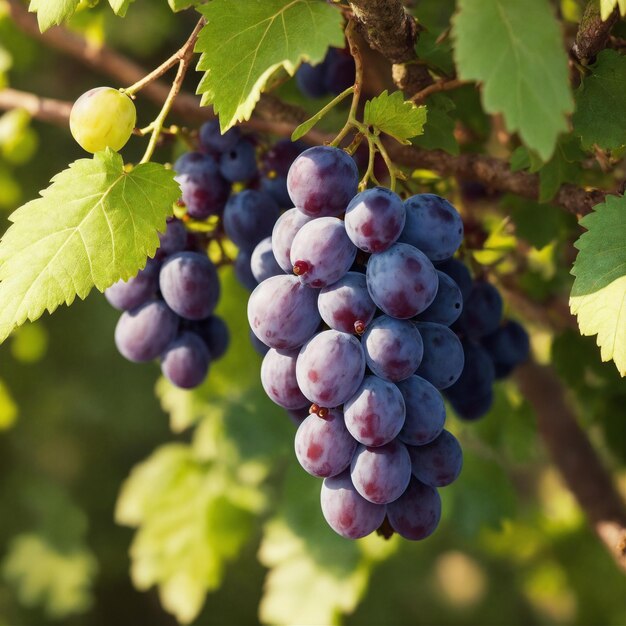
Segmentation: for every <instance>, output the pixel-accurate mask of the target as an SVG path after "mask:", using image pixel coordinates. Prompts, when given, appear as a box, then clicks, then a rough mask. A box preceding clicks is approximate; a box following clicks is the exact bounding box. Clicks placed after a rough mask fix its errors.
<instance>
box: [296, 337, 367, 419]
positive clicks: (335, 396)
mask: <svg viewBox="0 0 626 626" xmlns="http://www.w3.org/2000/svg"><path fill="white" fill-rule="evenodd" d="M364 373H365V357H364V355H363V350H362V348H361V343H360V342H359V340H358V339H357V338H356V337H354V336H353V335H348V334H346V333H340V332H338V331H336V330H326V331H324V332H321V333H318V334H317V335H315V336H314V337H313V338H312V339H310V340H309V341H308V342H307V343H306V344H305V345H304V346H303V347H302V350H300V356H298V363H297V365H296V376H297V378H298V385H299V386H300V389H301V390H302V393H303V394H304V395H305V396H306V397H307V398H308V399H309V400H310V401H311V402H314V403H315V404H318V405H319V406H321V407H328V408H332V407H336V406H339V405H341V404H343V403H344V402H345V401H346V400H348V398H350V397H352V396H353V395H354V394H355V392H356V390H357V389H358V388H359V385H360V384H361V381H362V380H363V375H364Z"/></svg>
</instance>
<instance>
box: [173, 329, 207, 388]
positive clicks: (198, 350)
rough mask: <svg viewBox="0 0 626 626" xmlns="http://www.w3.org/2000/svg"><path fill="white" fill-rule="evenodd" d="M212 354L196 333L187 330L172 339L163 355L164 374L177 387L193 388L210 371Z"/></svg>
mask: <svg viewBox="0 0 626 626" xmlns="http://www.w3.org/2000/svg"><path fill="white" fill-rule="evenodd" d="M210 362H211V355H210V354H209V350H208V348H207V347H206V344H205V343H204V341H202V339H201V338H200V337H199V336H198V335H196V334H195V333H190V332H185V333H182V335H180V337H178V338H177V339H175V340H174V341H172V342H171V343H170V344H169V345H168V346H167V348H165V352H163V354H162V355H161V371H162V372H163V376H165V378H167V379H168V380H169V381H170V382H172V383H174V385H176V386H177V387H180V388H182V389H193V388H194V387H197V386H198V385H199V384H201V383H202V381H203V380H204V379H205V378H206V376H207V374H208V373H209V364H210Z"/></svg>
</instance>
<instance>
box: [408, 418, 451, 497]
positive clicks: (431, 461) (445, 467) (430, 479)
mask: <svg viewBox="0 0 626 626" xmlns="http://www.w3.org/2000/svg"><path fill="white" fill-rule="evenodd" d="M409 455H410V456H411V468H412V472H413V475H414V476H415V478H417V479H418V480H419V481H421V482H423V483H424V484H426V485H430V486H431V487H445V486H446V485H449V484H450V483H453V482H454V481H455V480H456V479H457V478H458V476H459V474H460V473H461V468H462V467H463V452H462V451H461V444H460V443H459V442H458V440H457V438H456V437H455V436H454V435H453V434H452V433H450V432H448V431H447V430H444V431H442V433H441V434H440V435H439V436H438V437H437V439H435V440H434V441H431V442H430V443H427V444H426V445H425V446H418V447H415V446H409Z"/></svg>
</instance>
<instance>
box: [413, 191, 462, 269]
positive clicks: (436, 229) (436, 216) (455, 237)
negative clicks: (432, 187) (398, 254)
mask: <svg viewBox="0 0 626 626" xmlns="http://www.w3.org/2000/svg"><path fill="white" fill-rule="evenodd" d="M404 205H405V207H406V223H405V225H404V230H403V231H402V234H401V235H400V241H403V242H404V243H409V244H411V245H412V246H415V247H416V248H419V249H420V250H421V251H422V252H423V253H424V254H425V255H426V256H427V257H428V258H429V259H430V260H431V261H443V260H445V259H448V258H450V257H451V256H452V255H453V254H454V253H455V252H456V251H457V249H458V247H459V246H460V245H461V242H462V241H463V220H462V219H461V216H460V215H459V213H458V211H457V210H456V209H455V208H454V207H453V206H452V205H451V204H450V203H449V202H448V201H447V200H446V199H445V198H442V197H440V196H436V195H435V194H432V193H422V194H417V195H415V196H411V197H410V198H409V199H408V200H406V201H405V203H404Z"/></svg>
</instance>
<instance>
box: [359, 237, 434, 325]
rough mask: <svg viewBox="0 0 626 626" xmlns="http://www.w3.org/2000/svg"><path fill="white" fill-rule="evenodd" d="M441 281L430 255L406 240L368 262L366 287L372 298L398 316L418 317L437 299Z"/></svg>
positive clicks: (374, 255) (385, 309)
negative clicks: (429, 257) (427, 255)
mask: <svg viewBox="0 0 626 626" xmlns="http://www.w3.org/2000/svg"><path fill="white" fill-rule="evenodd" d="M438 286H439V281H438V279H437V272H436V271H435V268H434V267H433V264H432V263H431V262H430V261H429V260H428V258H427V257H426V256H425V255H424V254H423V253H421V252H420V251H419V250H418V249H417V248H414V247H413V246H409V245H408V244H406V243H395V244H393V246H391V248H389V249H388V250H385V252H380V253H378V254H373V255H372V256H371V257H370V259H369V262H368V264H367V288H368V289H369V292H370V295H371V296H372V300H374V302H375V303H376V304H377V305H378V306H379V307H380V308H381V309H382V310H383V311H384V312H385V313H386V314H387V315H391V316H392V317H397V318H399V319H409V318H411V317H415V316H416V315H418V314H419V313H421V312H422V311H424V310H426V309H427V308H428V307H429V306H430V305H431V304H432V302H433V300H434V299H435V296H436V294H437V288H438Z"/></svg>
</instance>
